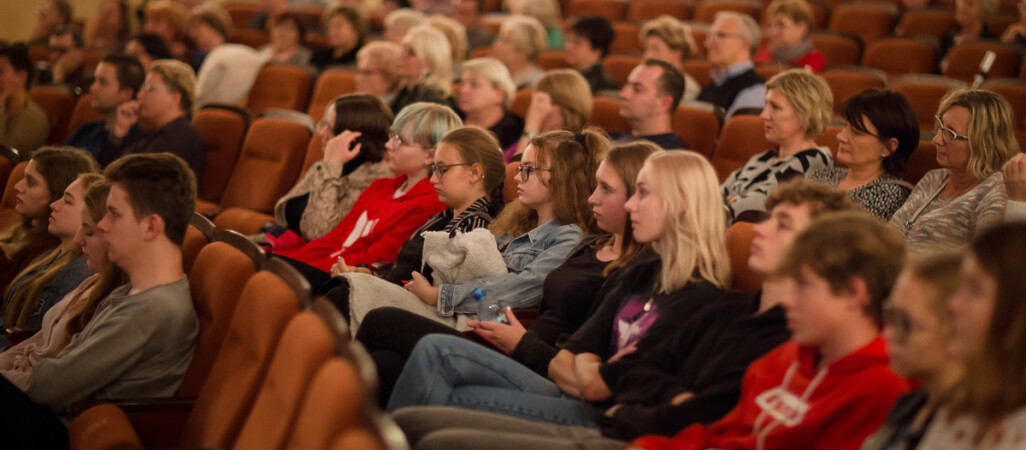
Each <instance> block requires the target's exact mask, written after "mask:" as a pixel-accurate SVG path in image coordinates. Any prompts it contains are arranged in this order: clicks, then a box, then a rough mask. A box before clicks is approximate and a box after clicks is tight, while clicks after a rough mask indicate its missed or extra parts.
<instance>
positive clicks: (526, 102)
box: [509, 89, 534, 118]
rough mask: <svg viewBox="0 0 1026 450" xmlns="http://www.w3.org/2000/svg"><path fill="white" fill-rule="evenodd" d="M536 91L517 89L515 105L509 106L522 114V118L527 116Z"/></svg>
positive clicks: (512, 110)
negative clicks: (532, 96)
mask: <svg viewBox="0 0 1026 450" xmlns="http://www.w3.org/2000/svg"><path fill="white" fill-rule="evenodd" d="M533 94H534V92H533V91H531V90H530V89H520V90H518V91H517V95H516V97H514V98H513V105H512V106H510V107H509V110H510V112H512V113H513V114H516V115H518V116H520V118H526V117H527V108H529V107H530V106H531V95H533Z"/></svg>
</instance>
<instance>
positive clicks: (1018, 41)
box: [1001, 0, 1026, 51]
mask: <svg viewBox="0 0 1026 450" xmlns="http://www.w3.org/2000/svg"><path fill="white" fill-rule="evenodd" d="M1016 7H1017V8H1018V9H1019V21H1018V22H1015V23H1013V24H1011V25H1009V26H1008V28H1005V32H1004V33H1002V34H1001V42H1004V43H1006V44H1012V45H1014V46H1016V47H1017V48H1019V49H1020V50H1022V51H1026V0H1019V3H1016Z"/></svg>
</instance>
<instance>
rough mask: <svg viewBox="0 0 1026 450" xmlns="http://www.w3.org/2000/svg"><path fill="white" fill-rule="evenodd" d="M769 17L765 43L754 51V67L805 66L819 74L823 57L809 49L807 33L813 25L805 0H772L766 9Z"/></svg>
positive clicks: (813, 19)
mask: <svg viewBox="0 0 1026 450" xmlns="http://www.w3.org/2000/svg"><path fill="white" fill-rule="evenodd" d="M766 14H767V16H768V17H769V31H768V34H769V43H767V44H766V45H764V46H762V48H760V49H759V51H757V52H755V57H754V58H752V60H753V61H754V62H755V63H756V64H764V63H773V64H782V65H787V66H791V67H808V68H809V69H810V70H812V71H813V72H819V71H820V70H823V67H825V66H826V57H825V56H823V53H821V52H820V51H819V50H816V49H815V48H812V41H810V40H809V32H810V31H812V28H813V26H815V24H816V18H815V16H813V15H812V7H811V6H809V3H808V2H806V1H805V0H775V1H774V2H773V3H770V5H769V8H767V10H766Z"/></svg>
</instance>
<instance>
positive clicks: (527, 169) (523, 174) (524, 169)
mask: <svg viewBox="0 0 1026 450" xmlns="http://www.w3.org/2000/svg"><path fill="white" fill-rule="evenodd" d="M535 170H544V171H546V172H552V169H551V168H548V167H538V166H532V165H530V164H524V165H521V166H520V167H517V173H518V174H520V179H521V180H523V181H524V182H526V181H527V180H530V179H531V172H534V171H535Z"/></svg>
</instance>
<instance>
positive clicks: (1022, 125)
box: [983, 80, 1026, 145]
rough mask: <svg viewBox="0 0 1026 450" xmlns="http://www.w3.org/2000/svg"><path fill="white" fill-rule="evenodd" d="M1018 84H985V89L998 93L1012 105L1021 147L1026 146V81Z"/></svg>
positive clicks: (1016, 136)
mask: <svg viewBox="0 0 1026 450" xmlns="http://www.w3.org/2000/svg"><path fill="white" fill-rule="evenodd" d="M1017 83H1018V84H992V85H989V84H986V83H984V86H983V88H984V89H986V90H988V91H992V92H996V93H998V94H999V95H1001V96H1002V97H1004V98H1005V100H1008V103H1011V104H1012V116H1013V122H1014V123H1015V138H1016V140H1017V141H1019V145H1026V80H1019V81H1017Z"/></svg>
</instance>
